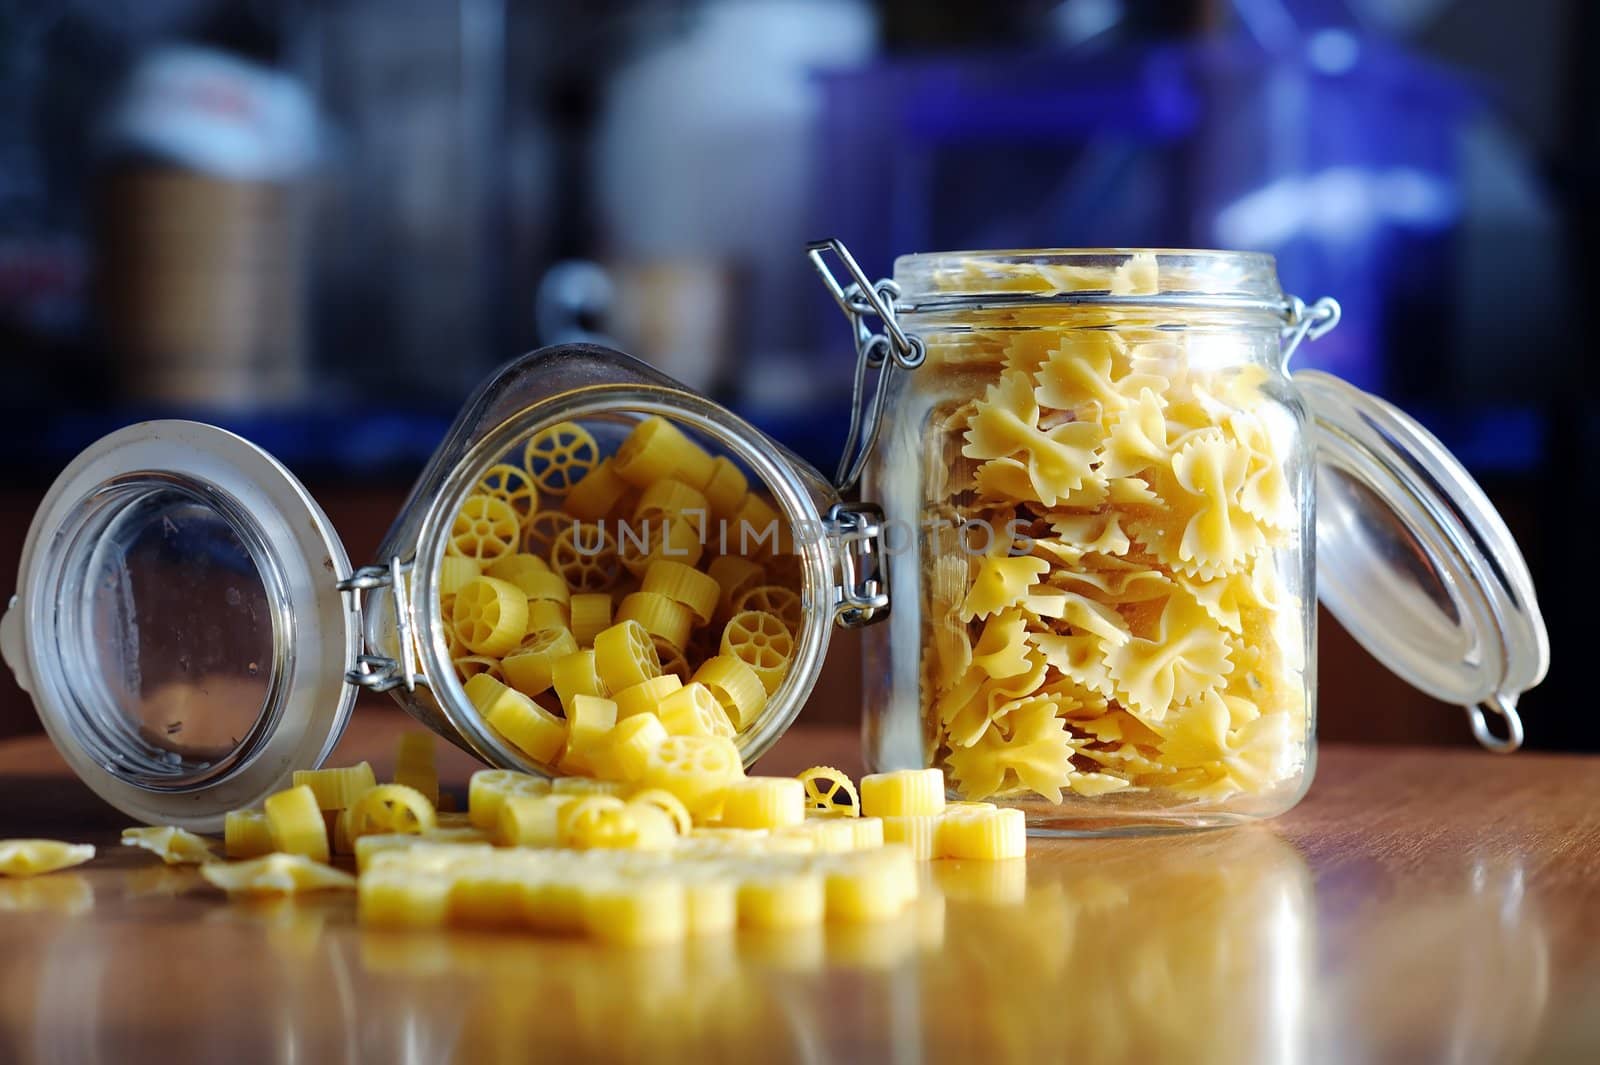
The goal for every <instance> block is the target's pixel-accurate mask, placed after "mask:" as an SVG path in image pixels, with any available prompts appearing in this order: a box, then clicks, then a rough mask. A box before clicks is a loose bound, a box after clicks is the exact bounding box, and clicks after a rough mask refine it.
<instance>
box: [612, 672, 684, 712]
mask: <svg viewBox="0 0 1600 1065" xmlns="http://www.w3.org/2000/svg"><path fill="white" fill-rule="evenodd" d="M682 687H683V681H681V680H679V679H678V678H677V676H675V675H674V674H671V673H663V674H662V675H661V676H659V677H651V678H650V679H649V680H644V681H640V682H639V683H638V684H630V685H629V686H628V687H626V688H623V689H622V690H621V691H619V692H617V693H616V694H615V695H614V696H613V698H614V699H615V700H616V703H617V719H618V720H621V719H622V718H627V717H632V716H633V715H635V714H653V713H655V712H656V709H657V707H659V706H660V705H661V700H663V699H665V698H666V697H667V696H669V695H671V694H672V693H673V692H675V691H677V690H678V689H679V688H682Z"/></svg>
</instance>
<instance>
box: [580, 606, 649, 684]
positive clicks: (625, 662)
mask: <svg viewBox="0 0 1600 1065" xmlns="http://www.w3.org/2000/svg"><path fill="white" fill-rule="evenodd" d="M594 655H595V669H596V670H597V671H598V672H599V674H600V679H601V680H602V681H604V682H605V686H606V688H607V689H608V690H610V691H614V692H617V691H621V690H622V689H624V688H628V687H632V686H633V685H635V684H639V683H641V682H643V681H647V680H649V679H650V678H651V677H659V676H660V675H661V659H659V658H657V657H656V645H655V644H654V643H652V642H650V634H649V633H648V632H646V631H645V628H644V626H643V625H641V624H639V623H638V622H637V621H619V622H617V623H616V624H615V625H613V626H611V627H610V628H609V629H606V630H605V631H604V632H602V633H600V634H599V635H598V636H596V637H595V638H594Z"/></svg>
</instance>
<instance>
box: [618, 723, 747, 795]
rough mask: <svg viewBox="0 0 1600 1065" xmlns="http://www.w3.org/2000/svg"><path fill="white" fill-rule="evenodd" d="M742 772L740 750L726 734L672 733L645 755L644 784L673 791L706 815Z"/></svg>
mask: <svg viewBox="0 0 1600 1065" xmlns="http://www.w3.org/2000/svg"><path fill="white" fill-rule="evenodd" d="M628 720H629V721H635V720H649V718H647V717H645V715H642V714H641V715H638V716H637V717H633V718H629V719H628ZM663 731H665V730H664V729H663ZM743 775H744V767H743V765H742V763H741V762H740V760H739V749H738V748H737V747H735V746H734V745H733V741H732V740H730V739H728V738H727V737H725V736H671V735H669V736H667V737H666V738H665V739H663V740H662V741H661V742H660V743H658V744H656V746H655V747H654V748H653V749H651V750H650V752H649V753H648V755H647V756H646V759H645V768H644V774H643V778H642V783H643V784H644V785H645V786H646V787H651V788H661V789H663V790H665V791H670V792H672V794H674V795H676V796H677V797H678V798H680V799H682V800H683V805H684V806H685V807H687V808H688V810H689V812H690V813H691V814H694V815H696V816H704V815H705V814H707V813H709V812H710V811H712V810H714V809H715V808H716V807H717V805H718V804H719V803H720V802H721V801H722V790H723V788H725V787H726V786H727V785H728V783H729V782H731V781H733V780H735V779H737V778H738V777H741V776H743Z"/></svg>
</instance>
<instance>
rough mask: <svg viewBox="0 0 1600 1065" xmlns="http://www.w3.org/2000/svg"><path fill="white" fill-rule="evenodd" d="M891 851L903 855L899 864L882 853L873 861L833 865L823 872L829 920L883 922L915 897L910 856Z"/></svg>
mask: <svg viewBox="0 0 1600 1065" xmlns="http://www.w3.org/2000/svg"><path fill="white" fill-rule="evenodd" d="M892 853H897V854H900V855H903V857H904V861H903V863H901V862H897V861H895V860H894V859H893V858H890V857H887V856H886V857H884V858H882V859H880V860H878V861H874V862H852V863H850V864H847V865H846V864H841V865H837V866H833V867H831V868H828V869H827V870H826V871H825V872H824V875H823V894H824V901H825V904H826V907H827V914H828V919H829V920H830V921H848V922H858V921H887V920H889V919H890V918H892V917H894V916H896V915H897V914H899V913H900V912H901V911H902V910H904V909H905V907H906V904H907V903H909V902H911V901H912V900H913V899H914V898H915V897H916V894H915V892H916V870H915V868H914V867H913V866H912V865H911V862H912V860H913V859H912V857H911V855H910V854H909V853H908V852H905V851H895V852H892ZM908 884H909V885H910V887H909V888H908V887H907V885H908ZM908 891H909V892H910V894H907V892H908Z"/></svg>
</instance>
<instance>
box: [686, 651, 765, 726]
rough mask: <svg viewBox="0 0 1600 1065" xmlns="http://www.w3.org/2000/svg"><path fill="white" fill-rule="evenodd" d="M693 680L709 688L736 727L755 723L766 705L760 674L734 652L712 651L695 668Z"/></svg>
mask: <svg viewBox="0 0 1600 1065" xmlns="http://www.w3.org/2000/svg"><path fill="white" fill-rule="evenodd" d="M694 680H695V682H696V683H698V684H703V685H705V686H706V688H707V689H709V690H710V692H711V694H712V695H713V696H714V697H715V698H716V700H717V702H718V703H719V704H720V705H721V706H722V712H723V713H724V714H726V715H727V717H728V721H729V722H730V723H731V724H732V725H733V727H734V729H735V731H743V730H744V729H746V728H749V727H750V726H751V725H752V724H754V723H755V720H756V718H757V717H759V716H760V714H761V711H762V710H764V709H766V705H767V689H766V686H765V685H763V684H762V683H761V678H760V676H758V675H757V674H756V671H755V670H753V669H751V668H750V665H749V664H748V663H747V662H745V660H744V659H742V658H740V657H738V656H737V655H713V656H712V657H710V658H708V659H706V660H705V661H704V662H702V663H701V664H700V668H699V669H697V670H695V673H694Z"/></svg>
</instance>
